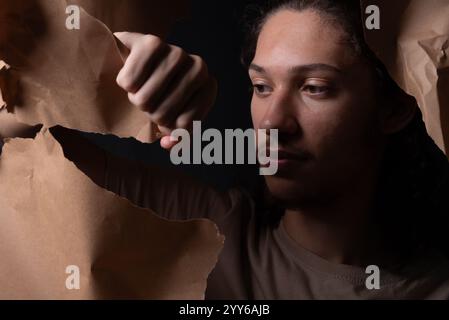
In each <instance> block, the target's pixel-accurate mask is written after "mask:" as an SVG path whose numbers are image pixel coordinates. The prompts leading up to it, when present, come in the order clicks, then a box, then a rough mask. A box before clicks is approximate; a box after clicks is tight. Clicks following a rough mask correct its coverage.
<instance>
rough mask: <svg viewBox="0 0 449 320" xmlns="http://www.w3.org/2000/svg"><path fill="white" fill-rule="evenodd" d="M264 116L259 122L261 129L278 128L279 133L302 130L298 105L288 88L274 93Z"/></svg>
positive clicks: (292, 133) (287, 133)
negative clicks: (298, 119)
mask: <svg viewBox="0 0 449 320" xmlns="http://www.w3.org/2000/svg"><path fill="white" fill-rule="evenodd" d="M269 103H270V104H269V105H268V107H267V109H266V111H265V114H264V116H263V117H262V118H261V120H260V123H259V128H260V129H266V130H269V129H278V131H279V135H280V136H282V135H284V136H285V135H287V136H291V135H295V134H298V132H299V131H300V126H299V123H298V121H297V118H296V117H297V114H296V113H297V110H296V109H297V106H296V105H295V99H294V96H293V95H292V94H290V93H289V92H288V91H287V90H285V91H282V92H278V93H273V95H272V99H271V100H270V102H269Z"/></svg>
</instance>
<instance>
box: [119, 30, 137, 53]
mask: <svg viewBox="0 0 449 320" xmlns="http://www.w3.org/2000/svg"><path fill="white" fill-rule="evenodd" d="M114 36H115V37H116V38H117V39H119V40H120V42H121V43H123V44H124V45H125V46H126V47H127V48H128V49H130V50H131V49H132V48H133V46H134V44H136V43H138V42H139V40H140V38H141V37H142V34H141V33H135V32H114Z"/></svg>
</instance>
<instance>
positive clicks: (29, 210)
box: [0, 129, 223, 299]
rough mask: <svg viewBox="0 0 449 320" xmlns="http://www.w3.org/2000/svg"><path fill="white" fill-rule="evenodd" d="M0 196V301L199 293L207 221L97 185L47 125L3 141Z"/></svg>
mask: <svg viewBox="0 0 449 320" xmlns="http://www.w3.org/2000/svg"><path fill="white" fill-rule="evenodd" d="M0 195H1V196H0V256H1V257H2V258H1V263H0V284H1V290H0V299H111V298H112V299H115V298H125V299H131V298H138V299H203V298H204V292H205V289H206V280H207V277H208V275H209V273H210V272H211V271H212V268H213V267H214V265H215V263H216V261H217V257H218V253H219V251H220V250H221V248H222V246H223V238H222V237H221V236H219V235H218V231H217V228H216V226H215V225H214V224H213V223H212V222H210V221H207V220H195V221H189V222H171V221H167V220H164V219H162V218H159V217H157V216H156V215H155V214H154V213H152V212H150V211H148V210H145V209H141V208H138V207H136V206H134V205H132V204H131V203H130V202H129V201H128V200H126V199H123V198H120V197H118V196H116V195H115V194H113V193H111V192H109V191H106V190H104V189H102V188H100V187H98V186H97V185H96V184H94V183H93V182H92V181H91V180H90V179H89V178H88V177H87V176H85V175H84V174H83V173H82V172H81V171H79V170H78V169H77V167H76V166H75V165H74V164H73V163H72V162H70V161H69V160H67V159H66V158H65V157H64V154H63V149H62V148H61V145H60V144H59V143H58V142H57V141H56V140H55V139H54V137H53V136H52V134H51V133H50V132H49V131H47V130H46V129H43V130H42V131H41V133H39V134H38V135H37V137H36V139H35V140H32V139H13V140H8V141H7V142H6V144H5V146H4V148H3V154H2V155H1V157H0ZM73 266H76V267H78V268H79V271H80V289H79V290H77V289H71V290H69V289H68V288H71V287H70V281H71V279H70V275H71V274H70V271H71V270H73V269H70V268H73ZM67 268H69V269H67ZM66 271H68V272H69V273H66ZM67 281H68V282H69V285H67Z"/></svg>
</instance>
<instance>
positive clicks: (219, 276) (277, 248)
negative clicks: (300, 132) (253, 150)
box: [105, 156, 449, 299]
mask: <svg viewBox="0 0 449 320" xmlns="http://www.w3.org/2000/svg"><path fill="white" fill-rule="evenodd" d="M106 162H107V168H106V172H105V181H106V186H105V187H106V188H107V189H109V190H111V191H113V192H115V193H117V194H120V195H121V196H124V197H126V198H128V199H129V200H130V201H132V202H133V203H135V204H136V205H138V206H141V207H145V208H150V209H152V210H154V211H155V212H156V213H158V214H159V215H160V216H162V217H165V218H168V219H176V220H185V219H193V218H208V219H211V220H212V221H214V222H215V223H216V224H217V225H218V227H219V229H220V231H221V232H222V233H223V234H224V235H225V237H226V241H225V246H224V249H223V251H222V253H221V255H220V258H219V261H218V263H217V266H216V268H215V269H214V271H213V272H212V274H211V275H210V277H209V279H208V289H207V292H206V298H207V299H449V262H448V260H447V259H446V258H445V257H443V256H441V255H439V254H438V253H436V252H422V253H420V254H419V255H418V256H416V257H415V259H414V260H413V261H410V263H408V264H407V266H406V267H405V270H404V272H403V273H401V274H403V275H402V276H398V275H393V274H390V273H388V272H387V271H384V270H380V289H378V290H377V289H374V290H368V289H367V287H366V284H365V282H366V279H367V277H368V276H369V275H368V274H366V273H365V269H362V268H359V267H353V266H348V265H336V264H332V263H329V262H328V261H326V260H324V259H322V258H321V257H319V256H317V255H315V254H313V253H311V252H308V251H307V250H306V249H304V248H301V247H300V246H299V245H298V244H296V242H294V241H293V240H292V239H291V238H290V237H289V235H288V234H287V232H286V230H285V229H284V227H283V225H282V223H281V224H280V225H279V226H277V227H270V226H266V225H262V224H260V223H259V220H260V219H258V212H256V207H255V203H254V201H253V199H251V197H250V196H249V195H248V194H246V193H245V192H244V191H242V190H238V189H232V190H230V191H228V192H224V193H220V192H217V191H215V190H214V189H212V188H210V187H207V186H205V185H202V184H201V183H199V182H197V181H195V180H193V179H192V178H189V177H187V176H185V175H183V174H181V173H179V172H176V170H173V169H171V168H165V169H164V168H159V167H150V166H144V165H142V164H138V163H136V162H133V161H128V160H122V159H120V160H119V159H118V158H114V157H111V156H108V157H107V161H106ZM404 274H406V275H407V276H404Z"/></svg>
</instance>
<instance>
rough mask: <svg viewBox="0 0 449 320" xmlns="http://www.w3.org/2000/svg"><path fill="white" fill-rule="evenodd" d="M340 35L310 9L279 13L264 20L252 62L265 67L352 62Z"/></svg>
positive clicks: (341, 33) (342, 65) (341, 65)
mask: <svg viewBox="0 0 449 320" xmlns="http://www.w3.org/2000/svg"><path fill="white" fill-rule="evenodd" d="M343 39H344V32H343V31H342V30H341V28H340V27H339V26H338V25H336V24H335V23H331V22H329V20H328V19H326V18H323V17H322V16H321V15H319V14H317V13H316V12H315V11H312V10H305V11H302V12H298V11H294V10H281V11H279V12H277V13H275V14H274V15H273V16H271V17H270V18H268V20H267V21H266V23H265V25H264V26H263V28H262V30H261V33H260V35H259V38H258V42H257V49H256V54H255V58H254V63H256V64H260V65H264V66H266V67H269V66H283V67H288V66H289V65H290V64H291V65H302V64H319V63H324V64H329V65H333V66H335V67H337V68H344V67H348V66H350V65H352V64H353V63H354V56H353V54H352V51H351V48H350V47H349V46H348V44H347V43H345V42H344V41H343Z"/></svg>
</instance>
